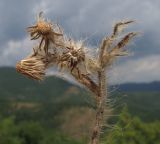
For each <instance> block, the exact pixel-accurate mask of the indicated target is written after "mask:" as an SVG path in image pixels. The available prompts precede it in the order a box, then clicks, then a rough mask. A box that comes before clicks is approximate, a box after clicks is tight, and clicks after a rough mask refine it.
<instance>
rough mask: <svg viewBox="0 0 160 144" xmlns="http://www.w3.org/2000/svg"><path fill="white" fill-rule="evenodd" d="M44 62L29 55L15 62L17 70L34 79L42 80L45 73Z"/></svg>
mask: <svg viewBox="0 0 160 144" xmlns="http://www.w3.org/2000/svg"><path fill="white" fill-rule="evenodd" d="M45 67H46V66H45V63H44V62H43V61H42V59H39V58H36V57H29V58H26V59H24V60H22V61H20V62H18V63H17V65H16V69H17V71H18V72H20V73H22V74H24V75H26V76H28V77H29V78H32V79H35V80H43V78H44V75H45Z"/></svg>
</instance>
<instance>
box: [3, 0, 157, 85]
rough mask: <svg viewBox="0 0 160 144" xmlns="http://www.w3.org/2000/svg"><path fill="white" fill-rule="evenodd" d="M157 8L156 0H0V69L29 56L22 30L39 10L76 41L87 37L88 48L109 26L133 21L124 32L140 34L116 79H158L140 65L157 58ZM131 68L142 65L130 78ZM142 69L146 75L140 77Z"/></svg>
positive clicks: (29, 46)
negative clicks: (132, 31) (137, 32)
mask: <svg viewBox="0 0 160 144" xmlns="http://www.w3.org/2000/svg"><path fill="white" fill-rule="evenodd" d="M159 5H160V1H159V0H154V1H151V0H141V1H139V0H123V1H122V0H107V1H106V0H87V1H86V0H81V1H76V0H70V1H66V0H54V1H53V0H45V1H43V0H39V1H38V3H37V1H35V0H28V1H19V0H14V1H10V0H1V4H0V19H1V21H0V26H1V29H0V33H1V35H0V66H14V65H15V63H16V61H18V60H20V59H21V58H22V57H24V56H26V55H27V54H28V53H29V51H30V48H31V47H32V46H33V43H31V42H30V40H29V39H28V37H27V34H26V30H25V28H26V27H27V26H29V25H31V24H34V22H35V17H36V14H37V13H38V12H40V11H44V12H45V15H46V17H48V18H49V19H51V20H52V21H53V22H58V23H59V24H60V25H62V26H63V28H64V30H65V32H66V33H67V34H69V35H72V36H73V37H74V38H76V39H79V38H83V39H85V38H86V37H87V38H88V43H90V44H92V45H98V44H99V42H100V40H101V38H102V37H103V36H106V35H109V34H110V33H111V28H112V26H113V23H115V22H117V21H119V20H122V19H135V20H137V23H136V24H135V25H133V26H132V27H130V28H128V31H130V30H134V31H141V32H142V36H141V37H139V38H137V39H136V40H135V41H134V44H133V45H131V46H130V47H129V49H132V50H131V51H134V53H135V55H134V56H133V57H131V58H130V59H127V60H126V61H128V62H125V63H119V65H118V66H117V71H120V74H121V73H123V74H121V75H120V77H124V76H125V77H124V78H123V79H122V82H125V81H135V80H136V81H151V80H155V79H156V78H159V76H158V74H157V72H159V67H156V66H155V67H154V68H153V67H152V69H154V70H153V71H152V70H149V69H146V68H144V66H143V65H144V63H143V62H145V61H148V62H150V60H152V61H154V62H155V63H156V60H155V59H158V56H159V55H160V42H159V34H160V29H159V25H160V17H159V13H160V8H159ZM154 57H155V59H154ZM151 58H152V59H151ZM128 63H129V64H128ZM155 63H154V64H153V65H155ZM157 65H158V62H157ZM131 66H134V67H141V66H143V69H141V70H140V71H139V72H137V71H134V73H135V74H136V75H135V77H134V76H133V75H130V73H131V72H132V71H131ZM158 66H159V65H158ZM139 69H140V68H139ZM144 69H146V72H147V73H145V74H142V73H143V72H144V71H145V70H144ZM118 73H119V72H118ZM132 77H133V78H132ZM115 81H116V80H115Z"/></svg>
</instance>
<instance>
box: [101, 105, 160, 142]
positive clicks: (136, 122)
mask: <svg viewBox="0 0 160 144" xmlns="http://www.w3.org/2000/svg"><path fill="white" fill-rule="evenodd" d="M159 136H160V122H158V121H157V122H153V123H144V122H142V121H141V120H140V119H139V118H138V117H131V115H130V114H129V113H128V111H127V109H126V108H125V109H124V110H123V112H122V113H121V115H120V117H119V121H118V123H117V124H116V125H115V129H114V130H113V131H112V132H111V133H109V135H108V136H107V137H106V138H105V140H104V144H160V138H159Z"/></svg>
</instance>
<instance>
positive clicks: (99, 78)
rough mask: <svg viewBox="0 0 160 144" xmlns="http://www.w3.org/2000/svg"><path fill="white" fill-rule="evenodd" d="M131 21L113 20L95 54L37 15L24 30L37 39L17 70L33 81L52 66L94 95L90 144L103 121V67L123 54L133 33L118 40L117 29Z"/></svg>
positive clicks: (56, 25) (104, 77) (104, 88)
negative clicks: (36, 42) (36, 44)
mask: <svg viewBox="0 0 160 144" xmlns="http://www.w3.org/2000/svg"><path fill="white" fill-rule="evenodd" d="M133 22H134V21H124V22H119V23H116V24H115V26H114V28H113V33H112V34H111V36H109V37H105V38H104V39H103V40H102V42H101V45H100V47H99V52H98V54H96V56H92V55H91V54H90V53H89V52H88V48H87V47H86V46H85V45H84V43H83V42H82V41H79V42H76V41H74V40H73V39H71V38H68V37H67V36H65V35H64V33H63V30H62V28H61V27H60V26H59V25H58V24H52V23H51V22H50V21H47V20H45V19H44V18H43V16H42V13H40V14H39V17H38V20H37V23H36V25H34V26H31V27H28V28H27V30H28V32H29V34H30V36H31V40H39V44H38V46H37V47H36V48H33V52H32V54H31V55H30V56H28V57H27V58H25V59H24V60H22V61H20V62H18V63H17V65H16V69H17V71H18V72H20V73H22V74H24V75H26V76H28V77H30V78H32V79H36V80H42V79H43V78H44V76H45V70H46V69H47V68H49V67H51V66H53V65H55V66H57V67H58V68H59V69H60V70H61V71H64V70H65V71H66V72H69V73H70V74H71V75H72V76H73V77H74V78H75V80H76V81H77V82H79V83H80V84H81V85H83V86H84V87H85V88H86V89H88V90H90V91H91V92H92V93H93V94H94V95H95V98H96V118H95V125H94V127H93V131H92V135H91V139H90V144H99V139H100V133H101V129H102V127H103V124H104V112H105V107H106V105H105V102H106V99H107V97H108V93H107V84H108V83H107V79H106V70H107V69H108V68H109V67H110V65H111V64H112V63H113V61H115V60H116V58H117V57H119V56H125V55H127V54H128V53H127V51H126V50H125V49H124V48H125V46H126V45H127V44H128V43H129V42H130V40H132V38H134V37H135V36H136V35H137V33H136V32H130V33H127V34H125V36H124V37H122V39H121V40H120V41H119V42H118V43H116V42H117V40H118V37H119V35H120V34H121V32H122V31H123V30H124V29H125V28H126V27H127V26H128V25H129V24H131V23H133Z"/></svg>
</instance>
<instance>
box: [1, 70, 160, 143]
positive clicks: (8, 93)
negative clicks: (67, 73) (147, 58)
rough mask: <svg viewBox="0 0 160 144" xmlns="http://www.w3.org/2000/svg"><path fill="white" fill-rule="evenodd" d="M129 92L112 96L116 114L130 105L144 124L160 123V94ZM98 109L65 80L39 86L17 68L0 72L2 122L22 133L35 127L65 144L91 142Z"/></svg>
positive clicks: (53, 80) (83, 93) (80, 90)
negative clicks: (94, 118) (68, 140)
mask: <svg viewBox="0 0 160 144" xmlns="http://www.w3.org/2000/svg"><path fill="white" fill-rule="evenodd" d="M158 84H159V83H158ZM134 86H135V85H134ZM121 87H123V89H121ZM142 87H143V86H142ZM125 88H126V85H122V86H121V85H120V86H119V88H118V90H117V91H114V92H111V94H110V103H109V105H110V106H111V107H113V109H114V114H119V113H120V112H121V109H122V108H123V107H124V106H125V105H127V107H128V109H129V113H131V114H132V116H138V117H139V118H140V119H142V121H145V122H154V121H157V120H160V115H159V113H160V107H159V105H160V96H159V94H160V92H158V91H157V90H156V91H147V92H145V91H144V90H143V91H140V89H138V90H137V91H136V86H135V90H134V91H133V89H132V90H131V91H130V90H129V91H127V89H125ZM122 90H123V91H122ZM152 90H153V88H152ZM94 107H95V104H94V100H92V98H91V95H90V93H89V92H87V91H85V90H84V89H82V88H79V87H77V86H74V85H73V84H71V83H68V82H66V81H64V80H62V79H58V78H55V77H48V78H46V80H45V81H41V82H37V81H33V80H30V79H28V78H25V77H24V76H22V75H21V74H19V73H17V72H16V70H15V69H14V68H0V121H1V123H2V124H3V123H4V125H5V122H6V121H8V120H7V119H8V118H9V121H10V122H11V123H12V125H14V124H15V125H16V126H17V127H19V129H21V128H23V127H22V126H26V125H27V128H28V127H29V129H30V124H31V127H32V125H33V127H34V126H35V127H36V128H37V129H39V126H40V127H41V129H43V130H44V129H45V130H44V131H48V135H51V133H54V134H55V135H58V136H57V137H60V139H61V138H62V139H64V141H65V140H66V139H68V137H71V139H72V138H74V139H77V140H79V141H83V142H84V141H87V140H88V135H89V132H90V128H91V126H92V124H93V123H92V122H93V117H94V114H95V113H94ZM10 118H11V120H10ZM12 119H13V120H12ZM112 119H113V118H111V120H112ZM116 119H117V118H116ZM114 121H115V119H114ZM26 122H27V123H26ZM32 123H33V124H32ZM37 123H38V124H37ZM7 124H8V123H7ZM28 124H29V125H28ZM37 125H38V126H37ZM7 126H8V125H7ZM7 126H6V127H7ZM6 129H7V128H6ZM31 129H32V128H31ZM43 130H42V131H43ZM50 131H52V132H50ZM55 131H56V132H57V131H58V132H59V133H60V135H59V134H57V133H55ZM30 132H31V131H30ZM42 135H43V136H44V134H42ZM64 135H65V136H64ZM44 137H45V136H44ZM48 139H53V137H52V136H51V137H50V138H48ZM48 139H43V140H44V141H47V140H48ZM71 141H74V140H71ZM66 142H67V140H66ZM44 143H46V142H44ZM55 143H57V142H55ZM60 143H62V142H61V141H60ZM69 143H71V142H69ZM74 143H76V142H74ZM4 144H5V143H4ZM49 144H50V143H49ZM66 144H68V143H66Z"/></svg>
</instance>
